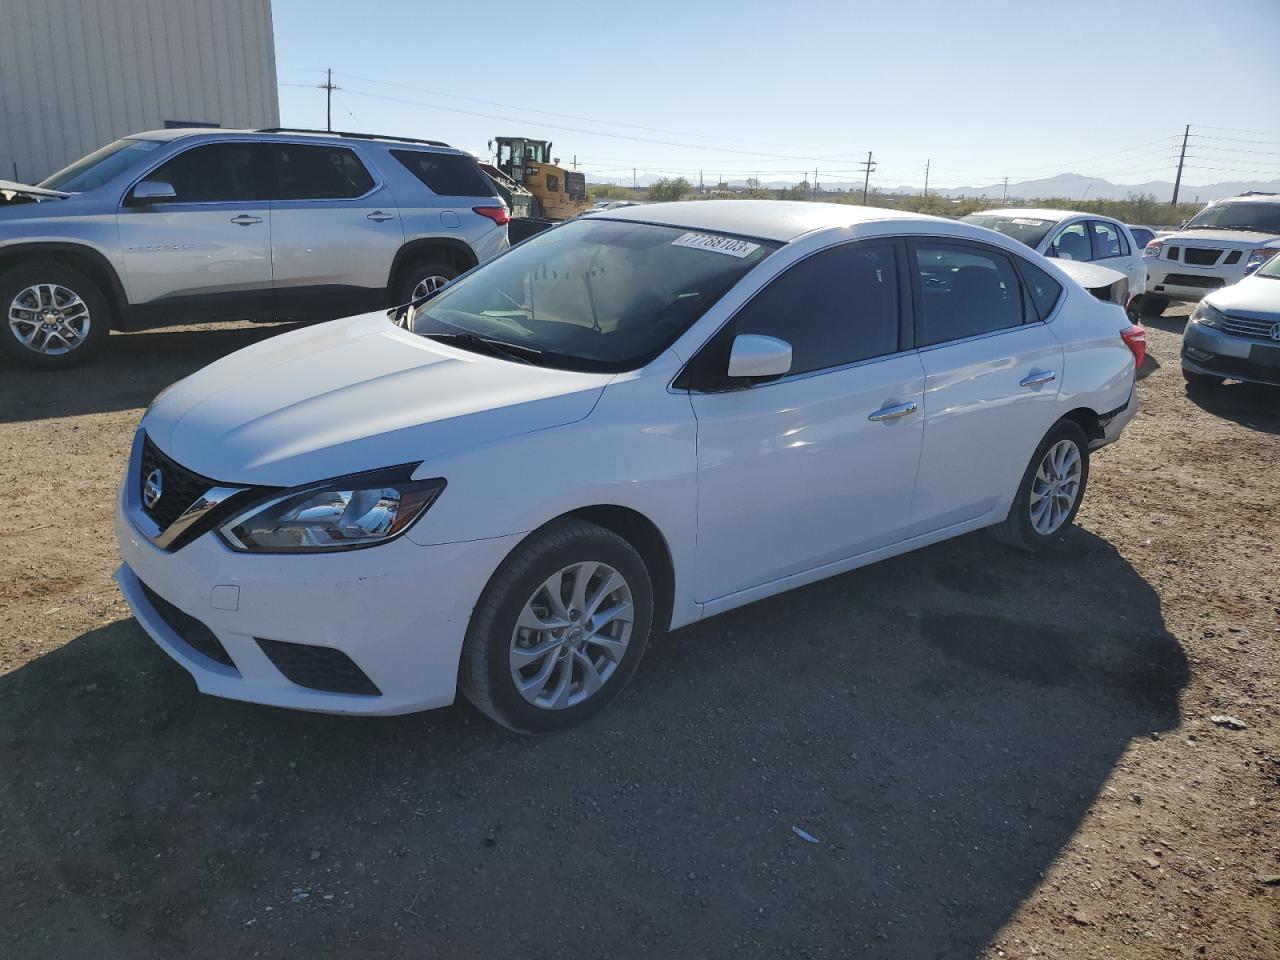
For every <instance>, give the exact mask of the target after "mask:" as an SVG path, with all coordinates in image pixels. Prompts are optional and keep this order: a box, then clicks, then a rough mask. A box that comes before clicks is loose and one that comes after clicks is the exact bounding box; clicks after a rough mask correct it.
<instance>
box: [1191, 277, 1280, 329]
mask: <svg viewBox="0 0 1280 960" xmlns="http://www.w3.org/2000/svg"><path fill="white" fill-rule="evenodd" d="M1205 299H1206V300H1207V301H1208V302H1209V303H1210V304H1211V305H1212V306H1215V307H1217V308H1218V309H1219V310H1225V311H1227V312H1228V313H1234V314H1236V315H1237V316H1241V317H1254V318H1256V319H1258V320H1280V277H1259V276H1258V275H1256V274H1255V275H1253V276H1251V277H1245V278H1244V279H1243V280H1241V281H1240V282H1239V283H1233V284H1232V285H1231V286H1229V287H1223V288H1222V289H1221V290H1215V291H1213V293H1211V294H1209V295H1208V296H1207V297H1205Z"/></svg>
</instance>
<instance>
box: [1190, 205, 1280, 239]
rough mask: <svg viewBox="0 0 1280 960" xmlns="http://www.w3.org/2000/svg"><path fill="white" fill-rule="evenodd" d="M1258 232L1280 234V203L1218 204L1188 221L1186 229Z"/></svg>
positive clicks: (1206, 208) (1205, 209)
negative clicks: (1199, 228)
mask: <svg viewBox="0 0 1280 960" xmlns="http://www.w3.org/2000/svg"><path fill="white" fill-rule="evenodd" d="M1196 227H1201V228H1208V229H1218V230H1256V231H1258V232H1259V233H1280V203H1218V204H1214V205H1213V206H1212V207H1205V208H1204V209H1203V210H1201V211H1200V212H1199V213H1197V214H1196V215H1195V216H1194V217H1192V218H1191V219H1190V220H1188V221H1187V226H1186V229H1188V230H1192V229H1194V228H1196Z"/></svg>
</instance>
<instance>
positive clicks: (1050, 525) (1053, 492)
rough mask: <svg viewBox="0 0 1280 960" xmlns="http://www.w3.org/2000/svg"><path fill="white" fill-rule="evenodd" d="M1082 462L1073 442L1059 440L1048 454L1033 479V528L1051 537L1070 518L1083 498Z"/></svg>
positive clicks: (1031, 505)
mask: <svg viewBox="0 0 1280 960" xmlns="http://www.w3.org/2000/svg"><path fill="white" fill-rule="evenodd" d="M1082 465H1083V460H1082V458H1081V456H1080V449H1079V448H1078V447H1077V446H1076V445H1075V443H1074V442H1073V441H1071V440H1059V441H1058V442H1057V443H1055V444H1054V445H1053V446H1051V447H1050V448H1049V449H1048V450H1047V451H1045V455H1044V457H1043V459H1041V461H1040V466H1039V467H1037V468H1036V474H1035V476H1034V477H1033V478H1032V480H1031V503H1030V509H1031V526H1032V527H1034V528H1035V531H1036V533H1038V534H1041V535H1042V536H1048V535H1049V534H1051V533H1054V532H1056V531H1057V530H1058V528H1060V527H1061V526H1062V525H1063V523H1065V522H1066V519H1067V517H1069V516H1070V515H1071V510H1072V508H1073V507H1074V506H1075V505H1076V499H1077V498H1078V497H1079V496H1080V476H1081V469H1082Z"/></svg>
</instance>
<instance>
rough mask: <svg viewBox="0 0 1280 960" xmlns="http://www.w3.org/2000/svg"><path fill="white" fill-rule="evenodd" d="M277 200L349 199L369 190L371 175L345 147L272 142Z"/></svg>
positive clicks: (371, 184) (371, 183)
mask: <svg viewBox="0 0 1280 960" xmlns="http://www.w3.org/2000/svg"><path fill="white" fill-rule="evenodd" d="M271 148H272V153H273V155H274V156H275V167H276V182H277V188H276V199H278V200H344V199H346V200H349V199H351V198H352V197H360V196H363V195H364V194H366V193H368V192H369V191H370V190H372V189H373V177H371V176H370V175H369V171H368V170H366V169H365V166H364V164H363V163H361V162H360V158H359V157H357V156H356V155H355V153H354V152H353V151H351V150H348V149H347V148H346V147H327V146H311V145H303V144H297V143H273V144H271Z"/></svg>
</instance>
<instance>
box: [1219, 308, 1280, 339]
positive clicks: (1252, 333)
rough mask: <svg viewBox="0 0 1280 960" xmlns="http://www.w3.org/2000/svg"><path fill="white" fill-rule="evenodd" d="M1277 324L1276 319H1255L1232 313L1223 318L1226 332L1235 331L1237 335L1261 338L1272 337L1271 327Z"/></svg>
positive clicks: (1223, 326) (1223, 327)
mask: <svg viewBox="0 0 1280 960" xmlns="http://www.w3.org/2000/svg"><path fill="white" fill-rule="evenodd" d="M1275 325H1276V321H1275V320H1255V319H1254V318H1252V317H1236V316H1232V315H1231V314H1227V315H1226V316H1225V317H1224V318H1223V320H1222V330H1223V332H1224V333H1234V334H1235V335H1236V336H1237V337H1258V338H1259V339H1261V340H1270V339H1271V328H1272V327H1274V326H1275Z"/></svg>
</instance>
